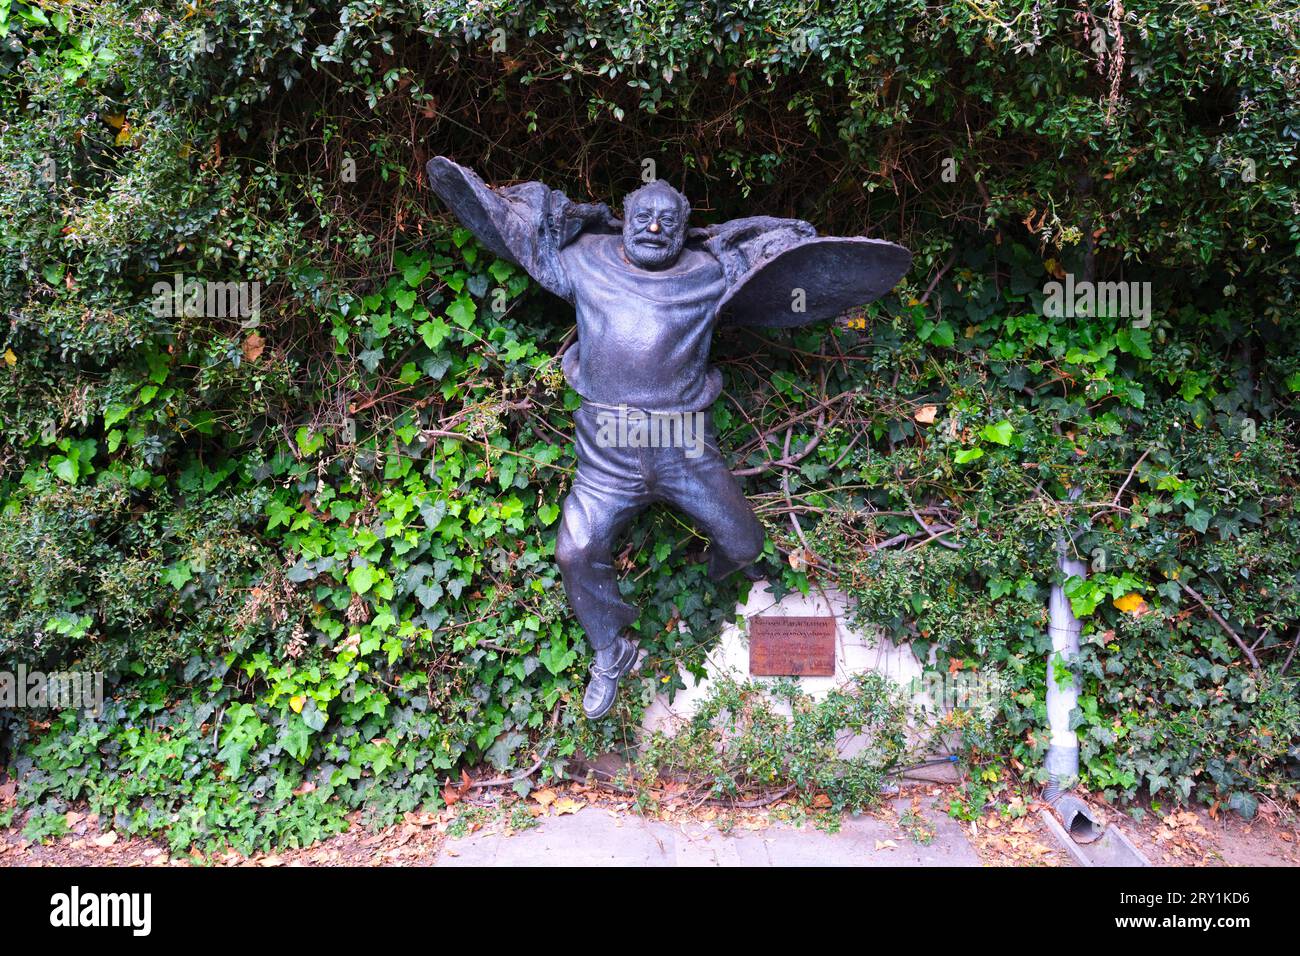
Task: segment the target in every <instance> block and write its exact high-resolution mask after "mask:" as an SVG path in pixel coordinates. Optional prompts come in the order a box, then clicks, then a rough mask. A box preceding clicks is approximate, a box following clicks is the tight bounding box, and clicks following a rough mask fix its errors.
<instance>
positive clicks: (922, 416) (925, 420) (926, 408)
mask: <svg viewBox="0 0 1300 956" xmlns="http://www.w3.org/2000/svg"><path fill="white" fill-rule="evenodd" d="M938 411H939V406H938V405H922V406H921V407H920V408H918V409H917V410H916V414H914V415H913V416H912V417H913V418H915V419H916V420H917V421H918V422H920V423H921V424H922V425H929V424H930V423H931V422H933V421H934V416H935V415H936V414H937V413H938Z"/></svg>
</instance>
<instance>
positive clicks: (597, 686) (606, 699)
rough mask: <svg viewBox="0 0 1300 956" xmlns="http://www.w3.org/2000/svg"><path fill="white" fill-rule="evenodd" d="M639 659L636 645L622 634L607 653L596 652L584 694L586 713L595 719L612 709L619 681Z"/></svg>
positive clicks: (584, 710) (583, 704)
mask: <svg viewBox="0 0 1300 956" xmlns="http://www.w3.org/2000/svg"><path fill="white" fill-rule="evenodd" d="M602 658H603V660H602ZM636 658H637V650H636V645H635V644H633V643H632V642H631V641H629V640H628V639H627V638H626V637H623V636H622V635H621V634H620V635H619V636H618V637H617V638H615V641H614V644H613V645H612V646H611V647H609V648H608V649H607V651H606V652H604V653H602V652H600V651H597V652H596V661H595V663H593V664H592V665H591V679H590V680H589V681H588V682H587V690H586V692H585V693H584V694H583V695H582V710H583V713H585V714H586V715H587V716H588V717H589V718H591V719H592V720H596V719H597V718H599V717H604V716H605V714H607V713H608V712H609V709H610V708H611V707H612V706H614V699H615V698H616V697H617V696H618V682H619V680H620V679H621V678H622V677H623V675H624V674H626V673H627V672H628V671H630V670H631V669H632V666H633V665H634V664H636Z"/></svg>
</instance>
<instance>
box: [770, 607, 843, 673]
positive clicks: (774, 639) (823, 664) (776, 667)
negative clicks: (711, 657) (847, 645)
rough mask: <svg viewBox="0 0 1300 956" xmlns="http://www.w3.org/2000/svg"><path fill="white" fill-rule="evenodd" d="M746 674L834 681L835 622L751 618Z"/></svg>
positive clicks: (785, 618)
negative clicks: (830, 678) (832, 679)
mask: <svg viewBox="0 0 1300 956" xmlns="http://www.w3.org/2000/svg"><path fill="white" fill-rule="evenodd" d="M749 673H750V674H751V675H752V676H754V677H834V676H835V618H833V617H761V616H760V617H751V618H750V619H749Z"/></svg>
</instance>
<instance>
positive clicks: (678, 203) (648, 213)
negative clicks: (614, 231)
mask: <svg viewBox="0 0 1300 956" xmlns="http://www.w3.org/2000/svg"><path fill="white" fill-rule="evenodd" d="M690 211H691V205H690V203H689V202H687V200H686V197H685V196H683V195H682V194H681V193H679V192H678V191H677V190H676V189H673V187H672V186H669V185H668V184H667V183H666V182H664V181H663V180H661V179H656V180H655V181H654V182H652V183H647V184H646V185H644V186H642V187H641V188H640V189H638V190H636V192H633V193H629V194H628V195H627V196H626V197H625V198H624V199H623V251H624V252H625V253H626V254H627V257H628V259H629V260H630V261H631V262H632V264H633V265H637V266H640V267H641V268H642V269H666V268H668V267H669V266H671V265H672V264H673V263H674V262H676V261H677V257H678V256H680V255H681V254H682V246H684V245H685V244H686V219H687V217H688V216H689V215H690Z"/></svg>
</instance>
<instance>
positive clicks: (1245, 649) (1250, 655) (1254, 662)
mask: <svg viewBox="0 0 1300 956" xmlns="http://www.w3.org/2000/svg"><path fill="white" fill-rule="evenodd" d="M1178 586H1179V587H1180V588H1182V589H1183V590H1184V591H1186V592H1187V593H1188V595H1190V596H1191V597H1192V598H1193V599H1194V600H1195V601H1196V603H1197V604H1199V605H1200V606H1201V607H1203V608H1205V610H1206V612H1207V613H1208V614H1209V615H1210V617H1212V618H1214V622H1215V623H1216V624H1218V625H1219V627H1221V628H1223V630H1224V631H1226V632H1227V634H1228V636H1229V637H1231V638H1232V639H1233V641H1235V642H1236V644H1237V646H1238V647H1240V648H1241V651H1242V653H1243V654H1245V655H1246V659H1247V660H1248V661H1250V666H1251V667H1253V668H1254V669H1255V670H1259V660H1258V659H1257V658H1256V657H1255V652H1254V651H1252V650H1251V649H1250V647H1249V645H1247V644H1246V642H1245V641H1243V640H1242V639H1241V635H1239V634H1238V633H1237V632H1236V631H1234V630H1233V629H1232V627H1231V626H1229V624H1228V622H1227V621H1225V620H1224V619H1223V617H1222V615H1220V614H1219V612H1218V611H1216V610H1215V609H1214V608H1212V607H1210V605H1209V604H1207V603H1206V602H1205V598H1203V597H1201V596H1200V594H1198V593H1197V592H1196V590H1195V589H1194V588H1192V587H1191V586H1190V585H1187V584H1184V583H1183V582H1182V581H1179V582H1178Z"/></svg>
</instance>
